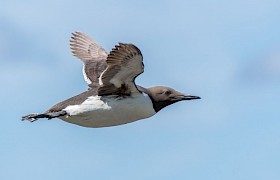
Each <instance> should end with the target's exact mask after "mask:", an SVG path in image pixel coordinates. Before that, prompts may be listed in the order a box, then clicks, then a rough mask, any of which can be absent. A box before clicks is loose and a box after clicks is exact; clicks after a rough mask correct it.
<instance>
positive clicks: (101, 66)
mask: <svg viewBox="0 0 280 180" xmlns="http://www.w3.org/2000/svg"><path fill="white" fill-rule="evenodd" d="M70 48H71V51H72V53H73V55H74V56H76V57H77V58H79V59H80V60H82V62H83V63H84V67H83V75H84V79H85V80H86V82H87V83H88V84H89V86H90V87H98V86H99V82H98V78H99V76H100V75H101V73H102V72H103V71H104V70H105V69H106V67H107V63H106V58H107V56H108V54H107V52H106V51H105V50H104V49H103V48H102V47H101V46H100V45H98V44H97V43H96V42H95V41H94V40H93V39H91V38H90V37H89V36H87V35H86V34H84V33H82V32H75V33H72V37H71V40H70Z"/></svg>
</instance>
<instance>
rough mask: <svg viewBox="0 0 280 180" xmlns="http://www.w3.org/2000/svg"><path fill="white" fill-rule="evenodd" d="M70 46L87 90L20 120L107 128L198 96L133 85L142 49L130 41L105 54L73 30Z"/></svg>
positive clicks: (89, 39)
mask: <svg viewBox="0 0 280 180" xmlns="http://www.w3.org/2000/svg"><path fill="white" fill-rule="evenodd" d="M70 48H71V50H72V53H73V55H74V56H76V57H77V58H79V59H80V60H81V61H82V62H83V75H84V79H85V81H86V82H87V83H88V86H89V88H88V90H87V91H85V92H83V93H81V94H79V95H76V96H74V97H71V98H69V99H67V100H65V101H62V102H60V103H58V104H56V105H54V106H53V107H51V108H50V109H49V110H47V111H46V112H45V113H42V114H29V115H26V116H23V117H22V120H28V121H30V122H33V121H36V120H38V119H40V118H47V119H52V118H59V119H62V120H63V121H66V122H69V123H73V124H76V125H80V126H84V127H92V128H98V127H109V126H117V125H122V124H127V123H131V122H134V121H137V120H140V119H145V118H148V117H151V116H153V115H155V114H156V113H157V112H159V111H160V110H161V109H163V108H164V107H166V106H168V105H171V104H173V103H176V102H179V101H183V100H193V99H200V97H198V96H192V95H187V94H183V93H181V92H178V91H176V90H174V89H172V88H170V87H165V86H156V87H151V88H144V87H141V86H139V85H136V84H135V78H136V77H137V76H138V75H140V74H141V73H143V72H144V64H143V56H142V53H141V51H140V50H139V49H138V48H137V47H136V46H135V45H133V44H124V43H119V44H118V45H116V46H115V47H114V48H113V49H112V50H111V52H110V53H109V54H108V53H107V52H106V51H105V50H104V49H103V48H102V47H101V46H100V45H99V44H97V43H96V42H95V41H94V40H93V39H91V38H90V37H89V36H87V35H86V34H84V33H82V32H75V33H73V34H72V37H71V40H70Z"/></svg>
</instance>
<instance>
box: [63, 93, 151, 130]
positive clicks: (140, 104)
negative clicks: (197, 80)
mask: <svg viewBox="0 0 280 180" xmlns="http://www.w3.org/2000/svg"><path fill="white" fill-rule="evenodd" d="M64 110H65V111H66V112H67V113H68V114H69V116H63V117H60V119H62V120H64V121H66V122H69V123H73V124H77V125H80V126H85V127H108V126H116V125H121V124H127V123H130V122H134V121H137V120H139V119H144V118H148V117H151V116H152V115H154V114H155V113H156V112H155V111H154V108H153V105H152V102H151V100H150V98H149V97H148V96H145V95H138V96H137V97H134V98H117V99H115V98H101V97H100V96H91V97H89V98H88V99H87V100H86V101H84V102H83V103H82V104H80V105H72V106H68V107H66V108H65V109H64Z"/></svg>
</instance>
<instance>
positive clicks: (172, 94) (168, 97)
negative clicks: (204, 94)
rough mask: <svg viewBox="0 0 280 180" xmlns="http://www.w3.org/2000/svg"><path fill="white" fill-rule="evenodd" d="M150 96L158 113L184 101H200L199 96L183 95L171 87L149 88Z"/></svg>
mask: <svg viewBox="0 0 280 180" xmlns="http://www.w3.org/2000/svg"><path fill="white" fill-rule="evenodd" d="M147 90H148V92H147V93H148V95H149V96H150V97H151V99H152V101H153V104H154V109H155V111H156V112H158V111H160V110H161V109H163V108H164V107H166V106H168V105H170V104H173V103H176V102H179V101H184V100H193V99H200V97H199V96H192V95H188V94H183V93H181V92H178V91H176V90H174V89H172V88H170V87H165V86H156V87H152V88H148V89H147Z"/></svg>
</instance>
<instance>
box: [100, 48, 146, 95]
mask: <svg viewBox="0 0 280 180" xmlns="http://www.w3.org/2000/svg"><path fill="white" fill-rule="evenodd" d="M106 63H107V65H108V67H107V68H106V70H105V71H104V72H103V73H102V74H101V75H100V77H99V84H100V85H101V87H100V88H99V89H98V95H131V94H133V93H140V92H139V91H138V89H137V87H136V85H135V83H134V79H135V78H136V77H137V76H138V75H139V74H141V73H143V72H144V64H143V56H142V54H141V51H140V50H139V49H138V48H137V47H136V46H134V45H133V44H123V43H119V45H116V46H115V48H113V49H112V51H111V52H110V54H109V55H108V57H107V60H106Z"/></svg>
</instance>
